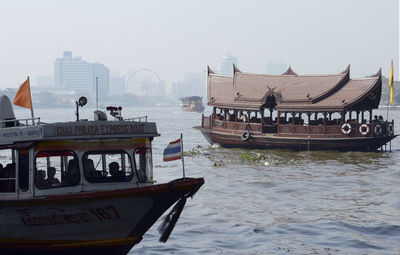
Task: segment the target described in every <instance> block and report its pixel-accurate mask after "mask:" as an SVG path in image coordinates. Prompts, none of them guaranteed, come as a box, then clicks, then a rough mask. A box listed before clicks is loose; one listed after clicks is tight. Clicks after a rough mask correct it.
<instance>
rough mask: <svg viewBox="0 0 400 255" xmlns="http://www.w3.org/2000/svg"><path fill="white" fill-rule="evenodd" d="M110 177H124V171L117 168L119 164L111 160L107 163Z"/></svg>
mask: <svg viewBox="0 0 400 255" xmlns="http://www.w3.org/2000/svg"><path fill="white" fill-rule="evenodd" d="M108 168H109V171H110V175H111V177H124V176H125V174H124V172H122V171H120V170H119V164H118V163H117V162H111V163H110V164H108Z"/></svg>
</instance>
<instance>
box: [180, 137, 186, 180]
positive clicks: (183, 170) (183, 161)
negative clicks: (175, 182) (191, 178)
mask: <svg viewBox="0 0 400 255" xmlns="http://www.w3.org/2000/svg"><path fill="white" fill-rule="evenodd" d="M181 153H182V156H181V157H182V172H183V179H185V160H184V157H183V154H184V153H183V134H182V133H181Z"/></svg>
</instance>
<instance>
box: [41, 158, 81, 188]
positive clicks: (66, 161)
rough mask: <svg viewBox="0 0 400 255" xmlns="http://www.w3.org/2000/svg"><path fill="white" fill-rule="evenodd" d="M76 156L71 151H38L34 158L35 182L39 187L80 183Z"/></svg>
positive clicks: (66, 185)
mask: <svg viewBox="0 0 400 255" xmlns="http://www.w3.org/2000/svg"><path fill="white" fill-rule="evenodd" d="M80 179H81V177H80V172H79V164H78V157H77V156H76V154H75V153H74V152H72V151H57V152H39V153H37V154H36V159H35V184H36V187H38V188H39V189H46V188H55V187H68V186H75V185H78V184H79V183H80Z"/></svg>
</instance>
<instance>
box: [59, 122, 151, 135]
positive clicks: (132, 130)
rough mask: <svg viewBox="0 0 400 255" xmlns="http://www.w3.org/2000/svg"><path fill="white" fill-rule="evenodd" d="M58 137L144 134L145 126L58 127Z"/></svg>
mask: <svg viewBox="0 0 400 255" xmlns="http://www.w3.org/2000/svg"><path fill="white" fill-rule="evenodd" d="M56 133H57V135H58V136H80V135H124V134H144V124H130V125H96V126H93V125H84V126H83V125H82V126H75V127H72V126H58V127H57V129H56Z"/></svg>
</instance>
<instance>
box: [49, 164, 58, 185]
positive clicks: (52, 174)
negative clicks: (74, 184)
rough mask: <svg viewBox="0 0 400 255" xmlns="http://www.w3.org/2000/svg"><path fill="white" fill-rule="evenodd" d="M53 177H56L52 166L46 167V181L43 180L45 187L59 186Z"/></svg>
mask: <svg viewBox="0 0 400 255" xmlns="http://www.w3.org/2000/svg"><path fill="white" fill-rule="evenodd" d="M55 175H56V169H55V168H54V167H52V166H50V167H48V168H47V179H46V180H45V181H46V186H47V187H52V186H58V185H60V180H58V179H57V178H55V177H54V176H55Z"/></svg>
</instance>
